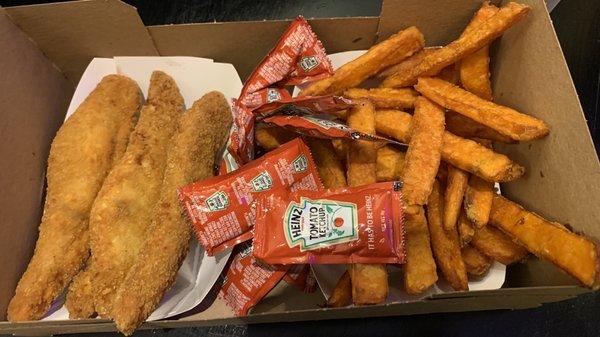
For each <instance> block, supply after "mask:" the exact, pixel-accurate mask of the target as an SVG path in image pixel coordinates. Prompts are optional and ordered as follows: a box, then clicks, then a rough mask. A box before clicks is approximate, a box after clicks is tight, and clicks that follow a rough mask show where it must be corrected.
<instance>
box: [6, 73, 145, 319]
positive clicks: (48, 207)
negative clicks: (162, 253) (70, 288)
mask: <svg viewBox="0 0 600 337" xmlns="http://www.w3.org/2000/svg"><path fill="white" fill-rule="evenodd" d="M141 98H142V96H141V93H140V89H139V88H138V86H137V84H136V83H135V82H134V81H132V80H131V79H129V78H127V77H125V76H119V75H109V76H106V77H104V78H103V79H102V81H101V82H100V83H99V84H98V86H97V87H96V88H95V89H94V91H92V92H91V93H90V95H89V96H88V97H87V98H86V99H85V101H84V102H83V103H81V105H80V106H79V107H78V108H77V110H76V111H75V113H74V114H73V115H72V116H71V117H70V118H69V119H68V120H67V121H66V122H65V123H64V124H63V126H62V127H61V128H60V129H59V130H58V132H57V134H56V137H55V138H54V141H53V142H52V145H51V147H50V157H49V159H48V171H47V175H46V177H47V180H48V188H47V191H46V202H45V205H44V215H43V217H42V223H41V225H40V234H39V237H38V241H37V243H36V247H35V252H34V254H33V257H32V258H31V261H30V262H29V266H28V267H27V270H26V271H25V273H24V274H23V277H22V278H21V280H20V281H19V284H18V286H17V289H16V291H15V296H14V297H13V299H12V300H11V302H10V304H9V306H8V319H9V320H10V321H13V322H14V321H29V320H37V319H40V318H42V316H43V315H44V314H45V313H46V311H48V309H49V308H50V305H51V303H52V301H53V300H54V299H55V298H56V297H58V295H59V294H60V293H61V292H62V291H63V289H64V288H65V287H66V286H67V285H68V284H69V282H71V279H72V278H73V277H74V276H75V275H76V274H77V272H78V271H79V269H80V268H81V267H82V265H83V264H84V263H85V261H86V260H87V258H88V256H89V240H88V221H89V213H90V209H91V208H92V204H93V202H94V199H95V198H96V195H97V194H98V191H99V190H100V188H101V187H102V183H103V182H104V179H105V177H106V175H107V174H108V172H109V170H110V168H111V167H112V165H113V163H114V162H117V161H118V160H119V159H120V158H121V156H122V155H123V152H124V149H125V146H124V144H126V143H127V139H128V138H129V134H130V133H131V130H132V129H133V126H134V124H135V121H136V118H137V113H138V112H139V108H140V105H141Z"/></svg>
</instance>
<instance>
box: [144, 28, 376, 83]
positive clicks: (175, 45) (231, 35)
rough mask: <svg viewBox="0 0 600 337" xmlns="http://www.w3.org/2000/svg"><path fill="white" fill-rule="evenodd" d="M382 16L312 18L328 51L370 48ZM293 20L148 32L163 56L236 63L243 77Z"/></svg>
mask: <svg viewBox="0 0 600 337" xmlns="http://www.w3.org/2000/svg"><path fill="white" fill-rule="evenodd" d="M378 21H379V19H378V18H375V17H365V18H339V19H335V20H332V19H314V20H309V22H310V24H311V26H312V27H313V29H314V31H315V33H316V34H317V35H318V36H319V38H320V39H321V41H322V42H323V45H324V46H325V48H326V49H327V52H328V53H335V52H338V51H343V50H356V49H367V48H369V47H370V46H371V45H372V44H373V41H374V38H375V33H376V32H377V24H378ZM290 22H291V21H290V20H278V21H259V22H215V23H198V24H183V25H164V26H151V27H148V31H149V32H150V35H152V38H153V39H154V43H155V44H156V48H157V49H158V52H159V53H160V55H163V56H198V57H206V58H212V59H214V60H216V61H219V62H226V63H231V64H233V65H234V66H235V68H236V70H237V71H238V73H239V74H240V77H241V78H242V80H245V79H246V77H248V75H250V72H252V70H254V68H255V67H256V66H257V65H258V63H259V62H260V61H261V60H262V59H263V58H264V57H265V56H266V55H267V53H268V52H269V50H271V48H273V46H274V45H275V43H277V40H278V39H279V37H280V36H281V34H282V33H283V31H284V30H285V29H286V28H287V26H288V25H289V23H290Z"/></svg>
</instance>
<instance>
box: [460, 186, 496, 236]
mask: <svg viewBox="0 0 600 337" xmlns="http://www.w3.org/2000/svg"><path fill="white" fill-rule="evenodd" d="M494 193H495V192H494V183H491V182H489V181H485V180H483V179H481V178H480V177H478V176H471V178H469V183H468V184H467V189H466V191H465V197H464V207H465V215H466V217H467V219H469V221H470V222H472V223H473V224H474V225H475V226H476V227H477V228H482V227H484V226H485V225H487V223H488V220H489V218H490V211H491V210H492V198H493V197H494Z"/></svg>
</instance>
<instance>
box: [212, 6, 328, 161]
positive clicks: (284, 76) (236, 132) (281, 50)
mask: <svg viewBox="0 0 600 337" xmlns="http://www.w3.org/2000/svg"><path fill="white" fill-rule="evenodd" d="M332 74H333V68H332V67H331V62H330V61H329V59H328V58H327V54H326V52H325V49H324V48H323V46H322V45H321V42H320V41H319V40H318V39H317V36H316V35H315V34H314V32H313V31H312V29H311V28H310V25H309V24H308V22H306V20H305V19H304V18H303V17H298V18H296V19H295V20H294V21H292V23H291V24H290V26H289V27H288V29H287V30H286V31H285V32H284V33H283V35H282V36H281V38H280V39H279V42H278V43H277V45H276V46H275V48H273V49H272V50H271V51H270V52H269V54H267V56H266V57H265V58H264V59H263V60H262V62H261V63H260V64H259V65H258V67H257V68H256V69H255V70H254V71H253V72H252V74H251V75H250V77H249V78H248V80H247V81H246V83H245V84H244V87H243V88H242V92H241V94H240V97H239V98H238V99H237V100H234V102H233V109H232V110H233V111H232V112H233V117H234V120H233V127H232V131H231V132H230V135H229V143H228V147H227V154H226V158H225V159H224V161H223V165H221V167H222V172H227V170H229V171H232V170H234V169H236V168H237V167H236V166H239V165H241V164H243V163H247V162H249V161H250V160H251V159H252V158H253V144H254V117H255V116H254V112H253V110H255V109H258V108H260V107H261V106H263V105H265V104H267V103H271V102H274V101H292V100H293V99H292V97H291V95H290V93H289V92H288V91H287V90H286V89H285V86H286V85H300V84H303V83H307V82H309V81H316V80H319V79H322V78H325V77H329V76H331V75H332Z"/></svg>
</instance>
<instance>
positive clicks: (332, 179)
mask: <svg viewBox="0 0 600 337" xmlns="http://www.w3.org/2000/svg"><path fill="white" fill-rule="evenodd" d="M305 139H306V141H307V142H308V146H309V147H310V151H311V152H312V155H313V158H314V160H315V164H316V165H317V169H318V170H319V176H321V180H322V181H323V185H324V186H325V188H336V187H343V186H346V173H345V169H344V165H343V164H342V162H341V161H340V160H339V159H338V157H337V155H336V154H335V150H334V149H333V145H331V141H330V140H328V139H319V138H312V137H306V138H305Z"/></svg>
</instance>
